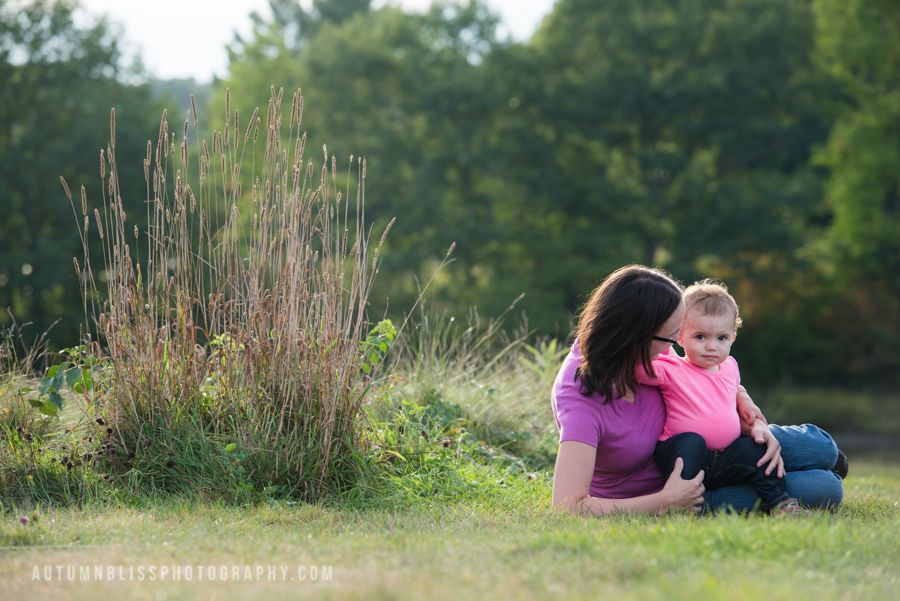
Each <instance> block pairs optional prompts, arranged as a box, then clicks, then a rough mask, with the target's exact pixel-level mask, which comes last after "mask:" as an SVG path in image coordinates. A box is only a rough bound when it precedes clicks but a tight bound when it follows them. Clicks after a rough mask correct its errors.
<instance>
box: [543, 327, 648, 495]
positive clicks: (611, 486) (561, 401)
mask: <svg viewBox="0 0 900 601" xmlns="http://www.w3.org/2000/svg"><path fill="white" fill-rule="evenodd" d="M580 363H581V351H580V350H579V348H578V341H577V340H576V341H575V344H574V345H573V346H572V350H571V351H570V352H569V355H568V356H567V357H566V359H565V361H564V362H563V365H562V367H561V368H560V370H559V373H558V374H557V375H556V382H554V384H553V394H552V402H553V414H554V416H555V417H556V425H557V427H558V428H559V441H560V442H563V441H566V440H575V441H578V442H583V443H585V444H589V445H591V446H592V447H595V448H596V449H597V459H596V461H595V463H594V475H593V477H592V478H591V488H590V492H589V494H590V495H591V496H592V497H600V498H604V499H627V498H631V497H640V496H643V495H649V494H652V493H655V492H659V491H660V490H662V488H663V485H664V484H665V479H664V478H663V477H662V474H661V473H660V472H659V469H658V468H657V467H656V464H655V463H654V462H653V451H654V449H655V448H656V441H657V440H658V439H659V433H660V432H662V428H663V424H664V423H665V421H666V408H665V406H664V405H663V402H662V395H660V392H659V388H656V387H655V386H642V385H638V386H637V390H635V395H634V396H635V398H634V402H629V401H626V400H623V399H614V400H613V401H612V402H610V403H604V402H603V401H604V400H605V398H604V397H601V396H600V395H599V394H598V393H594V394H591V395H587V396H585V395H583V394H581V381H580V380H575V369H576V368H577V367H578V365H579V364H580Z"/></svg>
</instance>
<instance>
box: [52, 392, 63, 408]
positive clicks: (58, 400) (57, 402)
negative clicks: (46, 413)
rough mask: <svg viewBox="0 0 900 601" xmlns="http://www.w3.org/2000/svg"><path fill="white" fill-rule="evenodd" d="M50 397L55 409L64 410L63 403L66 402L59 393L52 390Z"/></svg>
mask: <svg viewBox="0 0 900 601" xmlns="http://www.w3.org/2000/svg"><path fill="white" fill-rule="evenodd" d="M48 396H49V397H50V401H49V402H50V403H53V406H54V407H56V408H57V409H62V406H63V402H65V400H64V399H63V398H62V396H60V394H59V393H58V392H56V391H55V390H51V391H50V393H49V394H48Z"/></svg>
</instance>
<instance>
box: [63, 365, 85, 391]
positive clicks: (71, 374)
mask: <svg viewBox="0 0 900 601" xmlns="http://www.w3.org/2000/svg"><path fill="white" fill-rule="evenodd" d="M80 379H81V370H80V369H79V368H77V367H72V368H70V369H67V370H66V384H68V385H69V388H72V385H73V384H75V382H77V381H78V380H80Z"/></svg>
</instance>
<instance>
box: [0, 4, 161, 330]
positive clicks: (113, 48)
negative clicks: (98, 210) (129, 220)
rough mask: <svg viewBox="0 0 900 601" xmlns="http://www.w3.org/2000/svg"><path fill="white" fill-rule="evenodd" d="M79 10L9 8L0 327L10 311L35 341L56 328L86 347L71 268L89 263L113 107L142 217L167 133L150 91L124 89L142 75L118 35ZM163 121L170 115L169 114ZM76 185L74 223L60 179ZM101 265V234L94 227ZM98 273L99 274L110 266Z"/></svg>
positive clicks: (129, 206)
mask: <svg viewBox="0 0 900 601" xmlns="http://www.w3.org/2000/svg"><path fill="white" fill-rule="evenodd" d="M74 8H75V5H74V3H72V2H65V1H58V2H51V1H39V2H34V3H32V4H29V5H28V6H26V7H25V8H24V9H21V10H16V9H14V8H13V7H11V6H10V3H9V2H7V1H5V0H4V1H2V2H0V82H2V85H0V307H2V311H0V326H4V327H8V326H10V325H11V318H10V315H9V314H8V313H7V311H6V309H7V307H9V308H10V310H11V312H12V314H13V315H14V316H15V320H16V321H17V322H18V323H19V325H22V324H24V323H27V322H32V323H33V329H32V330H31V331H32V334H31V336H33V337H36V336H37V335H39V334H40V333H41V332H44V331H46V330H47V329H49V328H50V327H51V325H52V324H53V323H54V322H55V321H56V320H57V319H58V320H59V324H58V325H57V326H56V327H55V328H54V329H53V331H52V334H51V340H52V342H53V345H54V346H56V347H61V346H65V345H70V344H73V343H76V342H77V341H78V332H79V324H81V323H83V322H84V314H85V312H84V307H83V303H82V299H81V295H80V292H79V287H78V278H77V276H76V272H75V267H74V265H73V261H72V260H73V258H77V259H78V260H79V261H80V262H81V267H82V268H83V267H84V265H83V263H84V260H83V251H82V247H81V241H80V238H79V228H80V224H81V223H82V220H83V219H84V216H83V215H82V210H81V198H80V195H81V193H80V188H81V186H85V188H86V193H87V198H88V205H89V209H88V212H89V213H91V212H92V210H93V208H94V207H102V201H101V199H102V192H101V184H100V183H99V180H98V176H99V169H100V162H99V159H100V150H101V149H105V148H106V147H107V144H108V143H109V127H110V108H111V107H113V106H115V107H117V108H118V111H117V141H118V144H117V146H118V148H117V151H118V160H119V164H120V165H121V166H122V174H123V178H124V181H123V186H124V187H125V188H126V189H130V190H134V193H135V194H134V196H133V197H129V198H126V199H123V200H124V201H125V206H126V210H127V211H129V212H130V213H132V214H133V215H135V216H139V215H141V214H142V213H143V212H144V202H143V201H144V199H145V198H146V194H145V184H144V178H143V173H142V170H141V157H143V154H144V149H145V143H146V140H147V139H148V138H149V137H150V135H151V133H152V132H154V130H155V129H156V127H157V125H156V124H158V119H159V116H158V115H159V113H158V112H157V110H156V109H157V107H156V106H155V105H154V104H153V103H152V102H151V101H150V100H149V90H148V88H147V87H146V86H131V85H126V84H123V83H120V82H119V80H118V79H117V78H119V77H123V78H124V77H125V76H128V77H134V76H135V72H134V71H129V70H126V69H124V68H123V67H122V66H121V54H120V51H119V47H118V41H117V39H116V36H114V35H113V33H112V32H111V30H110V27H109V25H108V24H107V23H106V21H104V20H101V21H100V22H98V23H96V24H95V25H93V26H91V27H87V28H80V27H78V26H76V25H75V23H74V22H73V19H72V13H73V10H74ZM160 110H161V109H160ZM60 176H63V177H64V178H65V179H66V181H67V182H68V185H69V188H70V189H71V192H72V196H73V198H74V203H75V207H76V212H77V215H75V216H73V214H72V209H71V208H70V206H69V204H70V203H69V200H68V198H66V195H65V192H64V191H63V189H62V187H61V185H60V181H59V178H60ZM90 220H91V223H92V228H91V232H90V236H92V237H93V238H94V239H95V245H94V256H95V257H101V256H102V251H101V250H100V248H99V246H98V245H97V244H96V242H99V240H96V238H97V236H96V229H95V228H96V224H94V223H93V216H91V217H90ZM98 262H99V265H97V264H95V265H94V268H95V269H98V268H99V271H102V260H99V261H98Z"/></svg>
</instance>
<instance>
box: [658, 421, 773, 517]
mask: <svg viewBox="0 0 900 601" xmlns="http://www.w3.org/2000/svg"><path fill="white" fill-rule="evenodd" d="M772 438H775V437H774V436H773V437H772ZM682 468H684V461H683V460H682V459H681V457H679V458H677V459H676V460H675V469H673V470H672V474H671V475H670V476H669V479H668V480H666V485H665V486H664V487H663V490H662V492H663V494H664V495H666V496H667V497H668V498H669V503H670V504H671V506H672V507H682V508H685V509H690V510H691V511H693V512H695V513H700V510H701V509H702V507H701V506H702V505H703V491H705V490H706V488H705V487H704V486H703V470H700V472H699V473H698V474H697V476H696V477H694V478H692V479H690V480H684V479H683V478H682V477H681V470H682Z"/></svg>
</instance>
